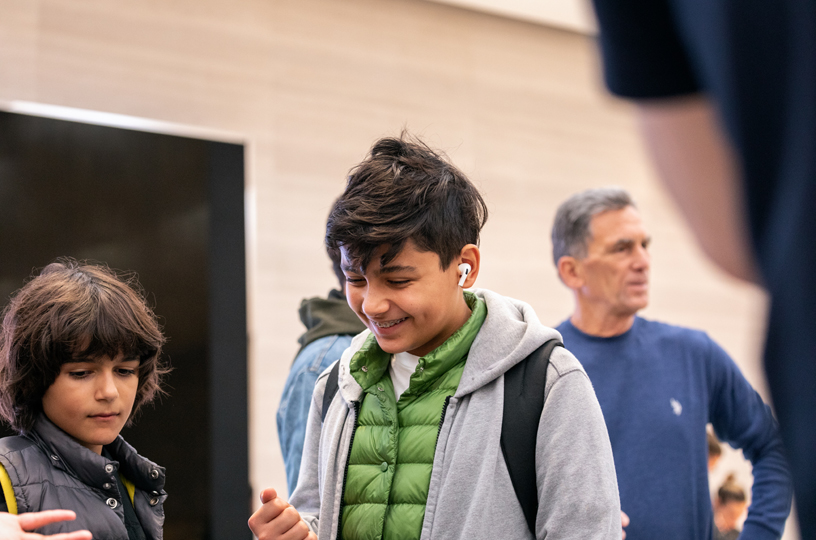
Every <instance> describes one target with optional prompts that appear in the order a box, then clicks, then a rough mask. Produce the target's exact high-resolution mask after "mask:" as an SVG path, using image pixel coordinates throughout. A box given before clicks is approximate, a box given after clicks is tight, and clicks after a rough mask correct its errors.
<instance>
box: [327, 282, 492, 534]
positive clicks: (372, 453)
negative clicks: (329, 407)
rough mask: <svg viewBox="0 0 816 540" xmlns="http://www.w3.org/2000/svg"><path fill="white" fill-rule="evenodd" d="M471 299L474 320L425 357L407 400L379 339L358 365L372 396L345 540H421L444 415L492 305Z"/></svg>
mask: <svg viewBox="0 0 816 540" xmlns="http://www.w3.org/2000/svg"><path fill="white" fill-rule="evenodd" d="M465 300H466V301H467V303H468V306H469V307H470V308H471V311H472V313H471V315H470V317H469V318H468V320H467V322H465V324H464V325H463V326H462V327H461V328H460V329H459V330H457V331H456V332H454V334H453V335H452V336H451V337H450V338H448V340H447V341H445V343H443V344H442V345H440V346H439V347H438V348H436V349H435V350H434V351H432V352H431V353H430V354H428V355H426V356H423V357H422V358H420V359H419V363H418V364H417V368H416V371H415V372H414V374H413V375H411V380H410V383H409V386H408V389H407V390H405V392H404V393H403V394H402V395H401V396H400V399H399V401H397V400H396V399H395V397H394V386H393V384H392V383H391V377H390V375H389V371H388V367H389V363H390V361H391V355H390V354H388V353H386V352H384V351H383V350H382V349H380V347H379V345H377V341H376V339H375V338H374V336H373V335H372V336H369V338H368V340H366V342H365V343H364V344H363V346H362V348H361V349H360V350H359V351H358V352H357V353H356V354H355V355H354V357H353V358H352V359H351V364H350V370H351V373H352V375H353V376H354V378H355V379H356V380H357V382H358V383H359V384H360V386H362V387H363V390H364V394H363V398H362V400H361V404H360V405H358V409H357V410H358V413H357V427H356V429H355V432H354V437H353V439H352V444H351V453H350V455H349V459H348V465H347V467H348V468H347V471H346V481H345V488H344V492H343V507H342V510H341V519H340V527H341V529H340V530H341V534H340V538H342V539H343V540H380V539H382V540H409V539H413V540H418V539H419V536H420V533H421V531H422V521H423V519H424V518H425V505H426V504H427V501H428V486H429V485H430V482H431V469H432V467H433V458H434V452H435V451H436V440H437V437H438V435H439V428H440V426H441V424H442V419H443V412H444V410H445V407H446V405H447V401H448V399H449V397H450V396H452V395H453V394H454V393H455V392H456V389H457V387H458V386H459V380H460V379H461V377H462V372H463V370H464V368H465V360H466V359H467V355H468V351H470V345H471V344H472V343H473V340H474V339H475V338H476V335H477V334H478V333H479V330H480V329H481V327H482V323H483V322H484V320H485V317H486V316H487V306H486V305H485V303H484V301H482V300H479V299H477V298H476V296H475V295H473V294H472V293H469V292H465Z"/></svg>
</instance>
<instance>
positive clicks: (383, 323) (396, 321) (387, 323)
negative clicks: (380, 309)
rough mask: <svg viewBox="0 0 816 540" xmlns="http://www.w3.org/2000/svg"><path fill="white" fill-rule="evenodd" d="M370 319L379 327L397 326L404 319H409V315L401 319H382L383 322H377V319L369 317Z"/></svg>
mask: <svg viewBox="0 0 816 540" xmlns="http://www.w3.org/2000/svg"><path fill="white" fill-rule="evenodd" d="M369 320H370V321H371V324H373V325H374V326H376V327H377V328H391V327H392V326H395V325H397V324H399V323H401V322H402V321H406V320H408V317H403V318H401V319H395V320H393V321H382V322H377V321H374V320H371V319H369Z"/></svg>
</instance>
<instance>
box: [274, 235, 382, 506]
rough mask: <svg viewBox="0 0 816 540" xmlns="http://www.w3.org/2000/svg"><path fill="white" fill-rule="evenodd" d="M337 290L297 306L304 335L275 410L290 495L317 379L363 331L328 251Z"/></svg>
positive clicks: (333, 256)
mask: <svg viewBox="0 0 816 540" xmlns="http://www.w3.org/2000/svg"><path fill="white" fill-rule="evenodd" d="M328 254H329V258H330V259H331V260H332V264H333V266H334V273H335V274H336V275H337V279H338V280H339V283H340V290H332V291H330V292H329V295H328V297H327V298H321V297H318V296H316V297H314V298H304V299H303V301H302V302H301V303H300V311H299V312H300V320H301V322H302V323H303V325H304V326H305V327H306V332H304V333H303V335H301V336H300V338H298V342H299V343H300V351H298V354H297V356H295V360H294V362H293V363H292V368H291V370H290V371H289V376H288V377H287V378H286V384H285V385H284V387H283V396H282V397H281V402H280V405H279V406H278V414H277V421H278V440H279V441H280V445H281V452H282V453H283V462H284V465H285V467H286V485H287V488H288V489H289V493H292V492H293V491H294V490H295V486H296V485H297V480H298V472H299V471H300V458H301V454H302V453H303V439H304V437H305V435H306V417H307V415H308V414H309V405H310V404H311V402H312V392H313V391H314V386H315V382H316V381H317V377H318V376H319V375H320V374H321V373H323V371H325V370H326V368H328V367H329V366H330V365H331V364H332V363H333V362H334V361H335V360H338V359H339V358H340V356H341V355H342V354H343V351H345V350H346V348H348V346H349V345H350V344H351V338H352V336H354V335H356V334H359V333H360V332H362V331H363V330H365V328H366V327H365V325H364V324H363V323H362V322H361V321H360V319H359V318H357V315H355V314H354V312H353V311H352V310H351V308H350V307H349V306H348V303H346V297H345V295H344V294H343V292H342V291H344V290H345V284H346V276H344V275H343V271H342V270H341V269H340V254H339V253H336V252H332V251H328Z"/></svg>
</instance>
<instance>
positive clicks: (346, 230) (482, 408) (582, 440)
mask: <svg viewBox="0 0 816 540" xmlns="http://www.w3.org/2000/svg"><path fill="white" fill-rule="evenodd" d="M486 219H487V208H486V206H485V204H484V201H483V200H482V198H481V196H480V195H479V193H478V191H477V190H476V189H475V187H474V186H473V185H472V184H471V183H470V181H469V180H468V179H467V178H466V177H465V176H464V174H462V173H461V172H460V171H459V170H457V169H456V168H455V167H454V166H453V165H451V164H450V163H448V162H447V161H446V160H445V159H444V158H443V157H442V156H440V155H439V154H438V153H436V152H434V151H432V150H431V149H429V148H428V147H427V146H425V145H424V144H423V143H421V142H419V141H416V140H412V139H410V138H408V137H407V136H405V135H403V136H402V137H401V138H399V139H395V138H386V139H382V140H380V141H378V142H377V143H376V144H375V145H374V147H373V148H372V149H371V152H370V154H369V156H368V157H367V158H366V159H365V160H364V161H363V162H362V163H361V164H360V165H358V166H357V167H356V168H354V169H353V170H352V171H351V174H350V176H349V179H348V185H347V187H346V190H345V192H344V193H343V195H342V196H341V197H340V198H339V199H338V200H337V202H336V203H335V206H334V208H333V210H332V212H331V214H330V216H329V220H328V223H327V228H326V242H327V245H328V247H329V248H330V249H339V250H340V252H341V254H342V266H343V271H344V273H345V275H346V279H347V286H346V297H347V299H348V302H349V305H350V306H351V308H352V309H353V310H354V311H355V312H356V313H357V315H358V316H359V317H360V319H361V320H362V321H363V323H365V325H366V326H367V328H368V330H366V331H364V332H363V333H361V334H359V335H358V336H356V337H355V338H354V340H353V341H352V344H351V346H350V347H349V349H347V350H346V352H345V353H344V354H343V357H342V358H341V359H340V361H339V366H338V371H337V375H336V376H337V391H336V394H334V397H333V398H332V400H331V401H330V403H329V404H328V406H327V408H326V410H325V411H323V402H324V400H323V395H324V393H325V392H326V390H327V380H328V379H329V372H330V370H327V371H326V372H325V373H323V374H322V375H321V377H320V378H319V379H318V382H317V385H316V387H315V393H314V396H313V399H312V406H311V410H310V412H309V419H308V425H307V429H306V441H305V446H304V453H303V461H302V463H301V469H300V475H299V480H298V485H297V488H296V489H295V491H294V493H293V494H292V498H291V505H290V504H288V503H287V502H286V501H284V500H283V499H282V498H280V497H278V496H277V493H276V492H275V490H274V489H271V488H270V489H266V490H265V491H264V492H263V493H262V494H261V501H262V503H263V505H262V507H261V508H260V509H259V510H258V511H256V512H255V514H253V516H252V517H251V518H250V520H249V525H250V528H251V529H252V531H253V532H254V533H255V534H256V535H257V536H258V538H259V539H261V540H268V539H279V538H280V539H285V540H302V539H315V538H317V539H319V540H330V539H335V538H338V539H343V540H380V539H383V540H409V539H410V540H420V539H422V540H426V539H427V540H431V539H443V538H444V539H462V540H472V539H485V540H488V539H489V540H493V539H499V538H501V539H509V540H516V539H518V540H529V539H531V538H534V537H535V538H539V539H542V538H545V537H546V538H547V539H548V540H551V539H567V538H574V539H581V540H587V539H599V540H600V539H602V540H613V539H619V538H620V534H621V530H620V503H619V501H618V490H617V482H616V479H615V469H614V463H613V458H612V451H611V448H610V444H609V439H608V436H607V431H606V427H605V425H604V421H603V417H602V416H601V410H600V407H599V405H598V402H597V400H596V398H595V395H594V393H593V391H592V387H591V385H590V383H589V380H588V378H587V376H586V374H585V373H584V371H583V369H582V368H581V366H580V364H579V363H578V361H577V360H576V359H575V358H574V357H573V356H572V355H571V354H570V353H569V352H567V351H566V350H565V349H564V348H563V347H557V348H556V349H555V350H554V351H553V353H552V354H551V356H550V363H549V367H548V368H547V377H546V386H545V390H544V398H545V401H544V407H543V410H542V413H541V418H540V421H539V424H538V426H539V427H538V432H537V433H538V437H537V439H536V448H535V454H536V457H535V475H536V486H537V493H538V510H537V513H536V514H535V527H534V531H535V533H533V532H531V530H530V528H529V527H528V524H527V521H526V520H525V515H524V513H523V511H522V508H521V505H520V503H519V500H518V498H517V496H516V493H515V491H514V487H513V483H512V482H511V479H510V475H509V472H508V468H507V465H506V463H505V459H504V457H503V455H502V450H501V448H500V438H501V425H502V413H503V400H504V393H503V392H504V380H505V377H504V375H505V373H506V372H507V371H508V370H509V369H510V368H512V367H513V366H514V365H516V364H517V363H519V362H520V361H522V360H524V359H525V358H526V357H527V356H528V355H530V354H531V353H532V352H533V351H535V350H536V349H537V348H539V347H540V346H541V345H542V344H544V343H545V342H547V341H548V340H551V339H553V338H557V339H560V336H559V334H558V332H556V331H555V330H553V329H550V328H547V327H545V326H543V325H542V324H541V323H540V322H539V321H538V318H537V317H536V315H535V313H534V312H533V310H532V309H531V308H530V306H529V305H527V304H525V303H523V302H520V301H517V300H513V299H510V298H506V297H503V296H501V295H499V294H496V293H494V292H491V291H488V290H473V291H464V290H463V289H466V288H471V287H472V286H473V285H474V283H475V281H476V278H477V277H478V274H479V263H480V258H481V253H480V251H479V248H478V247H477V245H478V241H479V231H480V230H481V228H482V226H483V225H484V222H485V220H486ZM329 395H331V393H330V394H329Z"/></svg>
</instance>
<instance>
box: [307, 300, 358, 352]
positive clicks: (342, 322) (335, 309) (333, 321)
mask: <svg viewBox="0 0 816 540" xmlns="http://www.w3.org/2000/svg"><path fill="white" fill-rule="evenodd" d="M299 314H300V321H301V322H302V323H303V326H305V327H306V332H304V333H303V334H302V335H301V336H300V337H299V338H298V343H300V348H301V349H302V348H303V347H305V346H306V345H308V344H309V343H311V342H313V341H316V340H318V339H320V338H322V337H326V336H334V335H348V336H353V335H355V334H359V333H360V332H362V331H363V330H365V329H366V327H365V325H364V324H363V322H362V321H361V320H360V319H359V317H357V315H356V314H355V313H354V312H353V311H352V310H351V308H350V307H349V306H348V304H347V303H346V297H345V296H343V293H342V292H340V291H338V290H332V291H330V292H329V296H328V297H327V298H320V297H319V296H316V297H314V298H306V299H304V300H303V301H302V302H301V303H300V310H299Z"/></svg>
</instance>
